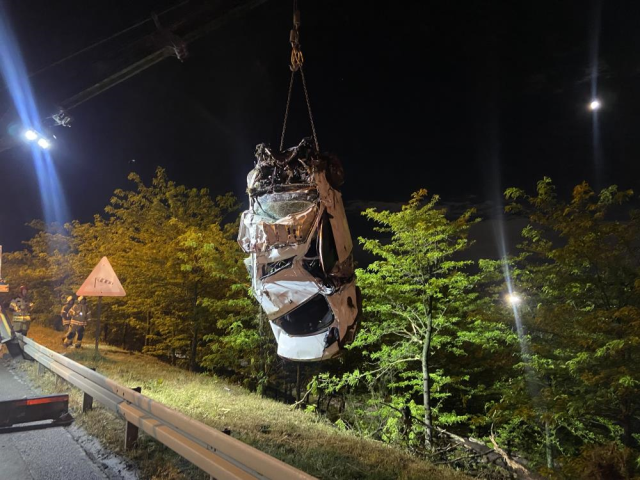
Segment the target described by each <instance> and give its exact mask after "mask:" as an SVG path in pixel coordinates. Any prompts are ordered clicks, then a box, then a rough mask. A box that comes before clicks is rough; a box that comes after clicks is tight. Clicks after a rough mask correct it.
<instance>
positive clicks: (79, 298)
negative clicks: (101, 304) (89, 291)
mask: <svg viewBox="0 0 640 480" xmlns="http://www.w3.org/2000/svg"><path fill="white" fill-rule="evenodd" d="M83 300H84V295H80V296H79V297H78V303H80V302H81V301H83Z"/></svg>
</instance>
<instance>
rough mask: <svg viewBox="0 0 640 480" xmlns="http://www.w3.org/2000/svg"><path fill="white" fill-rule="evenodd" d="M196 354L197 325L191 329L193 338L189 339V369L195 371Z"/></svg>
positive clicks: (196, 366)
mask: <svg viewBox="0 0 640 480" xmlns="http://www.w3.org/2000/svg"><path fill="white" fill-rule="evenodd" d="M197 354H198V326H197V325H196V326H195V327H194V329H193V338H192V339H191V358H190V359H189V360H190V361H189V370H191V371H192V372H195V371H196V369H197V368H198V363H197V362H196V357H197Z"/></svg>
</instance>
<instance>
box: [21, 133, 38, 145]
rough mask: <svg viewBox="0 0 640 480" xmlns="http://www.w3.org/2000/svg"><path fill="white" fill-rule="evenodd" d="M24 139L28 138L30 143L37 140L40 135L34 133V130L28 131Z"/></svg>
mask: <svg viewBox="0 0 640 480" xmlns="http://www.w3.org/2000/svg"><path fill="white" fill-rule="evenodd" d="M24 138H26V139H27V140H29V141H30V142H31V141H33V140H35V139H36V138H38V134H37V133H36V132H34V131H33V130H27V131H26V132H24Z"/></svg>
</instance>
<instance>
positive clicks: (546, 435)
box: [544, 420, 553, 469]
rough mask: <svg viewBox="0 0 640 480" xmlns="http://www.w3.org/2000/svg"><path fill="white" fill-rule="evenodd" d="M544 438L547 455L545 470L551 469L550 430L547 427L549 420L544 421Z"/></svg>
mask: <svg viewBox="0 0 640 480" xmlns="http://www.w3.org/2000/svg"><path fill="white" fill-rule="evenodd" d="M544 436H545V444H546V445H545V447H546V453H547V468H549V469H553V450H552V447H551V428H550V427H549V420H545V421H544Z"/></svg>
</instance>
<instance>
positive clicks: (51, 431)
mask: <svg viewBox="0 0 640 480" xmlns="http://www.w3.org/2000/svg"><path fill="white" fill-rule="evenodd" d="M37 395H38V392H37V391H36V390H35V389H34V387H33V386H31V385H30V383H29V382H28V381H27V380H26V378H25V376H24V374H23V373H22V372H20V371H19V370H17V369H16V368H15V365H14V364H12V361H11V360H8V359H7V358H6V357H5V358H4V359H2V358H0V400H9V399H16V398H24V397H32V396H37ZM109 470H110V469H109V468H104V463H103V466H100V465H98V464H96V463H94V461H93V460H92V459H91V458H90V457H89V455H87V452H86V451H85V450H84V449H83V448H82V447H81V446H80V445H79V444H78V442H77V441H76V440H75V439H74V437H73V436H72V435H71V434H70V433H69V431H68V430H67V428H65V427H53V428H47V429H43V430H32V431H26V432H15V433H5V434H0V480H114V479H118V478H122V477H121V476H120V475H118V474H117V472H113V471H109Z"/></svg>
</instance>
